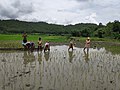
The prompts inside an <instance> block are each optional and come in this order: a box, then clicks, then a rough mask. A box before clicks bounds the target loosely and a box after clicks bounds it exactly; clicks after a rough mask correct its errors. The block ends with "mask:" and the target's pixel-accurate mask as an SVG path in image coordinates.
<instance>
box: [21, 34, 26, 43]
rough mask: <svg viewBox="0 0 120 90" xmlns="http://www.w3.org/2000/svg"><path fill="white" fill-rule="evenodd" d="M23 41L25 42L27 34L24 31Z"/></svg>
mask: <svg viewBox="0 0 120 90" xmlns="http://www.w3.org/2000/svg"><path fill="white" fill-rule="evenodd" d="M22 37H23V43H26V42H27V34H26V33H25V32H24V33H23V35H22Z"/></svg>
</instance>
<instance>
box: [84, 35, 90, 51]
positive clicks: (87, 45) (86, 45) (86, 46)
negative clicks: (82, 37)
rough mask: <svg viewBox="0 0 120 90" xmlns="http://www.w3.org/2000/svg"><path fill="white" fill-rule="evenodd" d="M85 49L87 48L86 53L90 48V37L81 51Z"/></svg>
mask: <svg viewBox="0 0 120 90" xmlns="http://www.w3.org/2000/svg"><path fill="white" fill-rule="evenodd" d="M86 48H87V52H88V51H89V48H90V37H87V39H86V42H85V47H84V49H83V51H85V49H86Z"/></svg>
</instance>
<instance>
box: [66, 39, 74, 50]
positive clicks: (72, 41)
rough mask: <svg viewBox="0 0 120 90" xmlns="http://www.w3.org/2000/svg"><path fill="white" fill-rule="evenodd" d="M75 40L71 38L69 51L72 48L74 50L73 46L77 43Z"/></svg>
mask: <svg viewBox="0 0 120 90" xmlns="http://www.w3.org/2000/svg"><path fill="white" fill-rule="evenodd" d="M74 41H75V40H74V39H71V40H70V43H69V48H68V51H69V50H70V49H72V51H73V46H74V45H75V43H74Z"/></svg>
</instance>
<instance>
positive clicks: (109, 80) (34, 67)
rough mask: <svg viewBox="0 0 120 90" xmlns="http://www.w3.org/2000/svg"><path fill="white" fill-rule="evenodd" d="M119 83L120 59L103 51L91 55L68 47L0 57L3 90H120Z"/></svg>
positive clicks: (117, 55)
mask: <svg viewBox="0 0 120 90" xmlns="http://www.w3.org/2000/svg"><path fill="white" fill-rule="evenodd" d="M56 48H58V49H57V50H56ZM83 55H84V56H85V57H83ZM86 56H87V58H86ZM71 58H72V59H71ZM85 58H86V59H85ZM49 59H50V60H49ZM84 60H87V61H88V60H89V61H88V62H87V64H86V62H85V61H84ZM70 62H72V63H70ZM119 83H120V55H119V54H116V55H113V54H112V53H110V52H106V50H105V49H104V48H101V49H99V50H97V49H90V51H89V55H88V54H87V53H86V52H84V53H83V48H75V50H74V51H73V52H68V50H67V46H57V47H55V46H54V47H52V46H51V51H50V53H44V52H40V53H37V52H25V51H21V52H17V51H16V52H10V53H7V52H2V53H0V90H119V89H120V85H119Z"/></svg>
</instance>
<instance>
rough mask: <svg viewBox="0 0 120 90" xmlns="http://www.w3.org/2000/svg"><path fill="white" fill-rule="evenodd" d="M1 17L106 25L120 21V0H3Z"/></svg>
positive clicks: (57, 22)
mask: <svg viewBox="0 0 120 90" xmlns="http://www.w3.org/2000/svg"><path fill="white" fill-rule="evenodd" d="M0 19H18V20H22V21H33V22H36V21H45V22H48V23H55V24H64V25H66V24H76V23H96V24H98V23H100V22H101V23H103V24H106V23H108V22H109V21H114V20H120V0H0Z"/></svg>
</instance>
